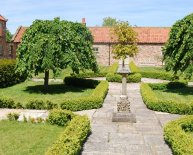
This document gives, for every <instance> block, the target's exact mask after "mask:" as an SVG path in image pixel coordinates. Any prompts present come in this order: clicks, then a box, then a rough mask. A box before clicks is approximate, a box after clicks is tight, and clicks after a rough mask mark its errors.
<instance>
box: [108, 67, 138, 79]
mask: <svg viewBox="0 0 193 155" xmlns="http://www.w3.org/2000/svg"><path fill="white" fill-rule="evenodd" d="M117 69H118V63H114V64H113V65H112V66H111V67H110V69H109V73H108V74H107V75H106V80H107V81H109V82H122V76H121V75H119V74H116V71H117ZM127 82H128V83H129V82H134V83H138V82H141V74H140V73H134V72H133V73H130V74H129V75H128V76H127Z"/></svg>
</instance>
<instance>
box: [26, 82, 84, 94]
mask: <svg viewBox="0 0 193 155" xmlns="http://www.w3.org/2000/svg"><path fill="white" fill-rule="evenodd" d="M86 89H87V88H80V87H73V86H67V85H65V84H52V85H49V86H48V90H45V89H44V86H43V85H35V86H28V87H26V89H25V90H24V91H25V92H28V93H35V94H40V93H41V94H64V93H67V92H79V93H80V92H84V91H85V90H86Z"/></svg>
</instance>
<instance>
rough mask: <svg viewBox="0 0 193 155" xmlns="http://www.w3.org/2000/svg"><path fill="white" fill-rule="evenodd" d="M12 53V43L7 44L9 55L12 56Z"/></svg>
mask: <svg viewBox="0 0 193 155" xmlns="http://www.w3.org/2000/svg"><path fill="white" fill-rule="evenodd" d="M12 54H13V45H10V46H9V56H12Z"/></svg>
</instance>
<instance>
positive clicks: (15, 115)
mask: <svg viewBox="0 0 193 155" xmlns="http://www.w3.org/2000/svg"><path fill="white" fill-rule="evenodd" d="M7 118H8V120H10V121H17V120H18V118H19V114H18V113H8V114H7Z"/></svg>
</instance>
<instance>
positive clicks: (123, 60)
mask: <svg viewBox="0 0 193 155" xmlns="http://www.w3.org/2000/svg"><path fill="white" fill-rule="evenodd" d="M122 67H123V68H124V67H125V59H122Z"/></svg>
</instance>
